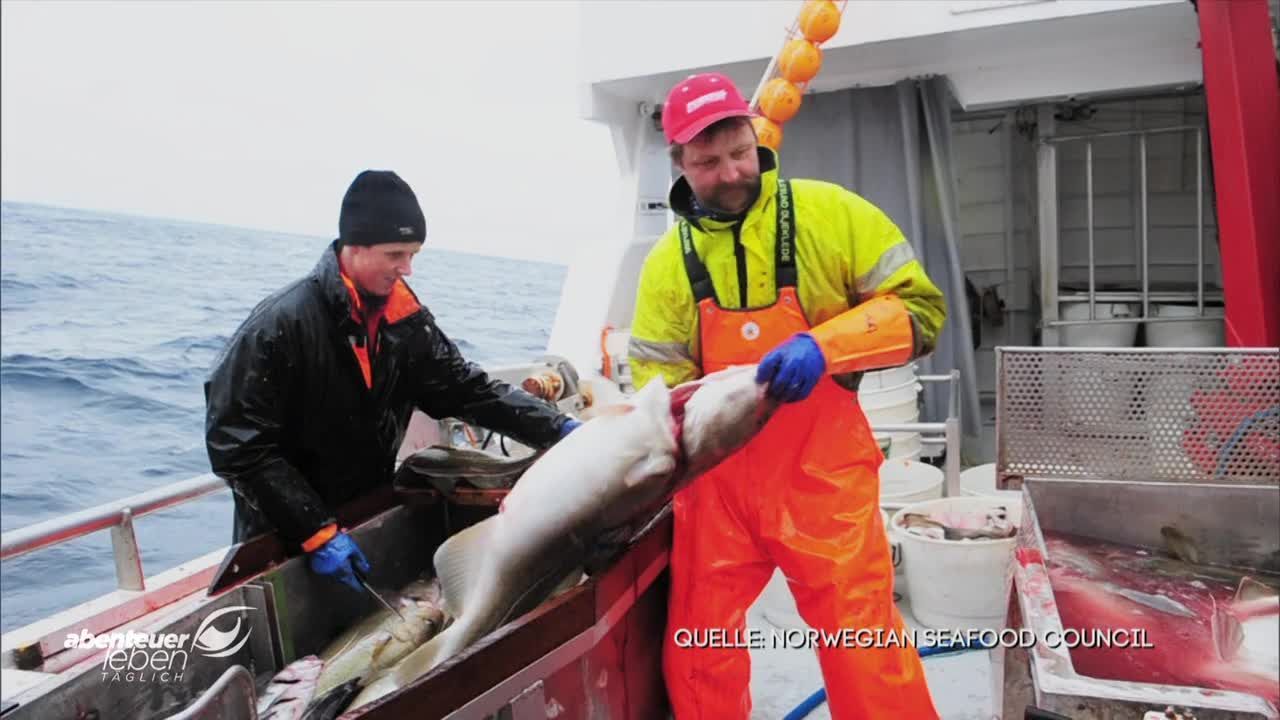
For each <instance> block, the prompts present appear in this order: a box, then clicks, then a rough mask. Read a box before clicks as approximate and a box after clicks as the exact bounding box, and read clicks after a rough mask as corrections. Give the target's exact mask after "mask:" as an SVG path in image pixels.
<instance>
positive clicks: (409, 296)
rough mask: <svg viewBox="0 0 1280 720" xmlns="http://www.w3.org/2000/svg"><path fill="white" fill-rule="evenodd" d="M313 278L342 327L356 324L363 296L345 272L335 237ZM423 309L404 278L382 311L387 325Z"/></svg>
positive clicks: (322, 255)
mask: <svg viewBox="0 0 1280 720" xmlns="http://www.w3.org/2000/svg"><path fill="white" fill-rule="evenodd" d="M311 279H312V281H313V282H315V283H316V284H317V285H319V287H320V292H321V294H322V295H323V296H324V299H325V303H326V304H327V305H328V306H329V309H330V312H331V313H332V314H333V317H334V319H335V320H336V321H337V322H338V324H339V325H340V326H341V325H343V324H346V323H356V322H358V318H359V317H361V312H362V310H363V308H361V307H360V295H359V293H357V292H356V288H355V285H354V284H353V283H352V282H351V280H350V279H348V278H347V277H346V276H345V275H343V274H342V268H341V266H340V264H339V263H338V241H337V240H334V241H333V243H331V244H330V245H329V247H327V248H325V251H324V252H323V253H321V255H320V261H319V262H317V263H316V266H315V268H314V269H313V270H312V271H311ZM421 310H422V304H421V303H420V302H419V301H418V296H417V295H415V294H414V292H413V290H412V289H410V288H409V285H408V284H407V283H405V281H404V280H403V279H401V280H399V281H398V282H396V285H395V288H394V289H392V291H391V297H390V298H388V299H387V304H386V307H385V308H384V309H383V314H384V316H385V318H386V322H387V324H388V325H394V324H395V323H398V322H400V321H401V320H404V319H405V318H408V317H410V316H412V315H414V314H416V313H418V312H419V311H421Z"/></svg>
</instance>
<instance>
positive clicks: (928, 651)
mask: <svg viewBox="0 0 1280 720" xmlns="http://www.w3.org/2000/svg"><path fill="white" fill-rule="evenodd" d="M990 648H991V646H990V645H986V644H984V643H977V644H974V645H969V644H966V643H962V642H956V643H943V644H941V645H929V646H927V647H922V648H916V652H917V653H919V654H920V657H921V658H927V657H931V656H934V655H946V654H949V653H958V652H965V651H966V650H988V649H990ZM826 701H827V689H826V688H818V691H817V692H815V693H814V694H812V695H810V696H809V697H807V698H805V699H804V701H803V702H801V703H800V704H799V705H797V706H795V708H793V709H792V710H791V712H789V713H787V714H786V715H784V716H783V718H782V720H801V718H804V717H806V716H808V714H809V713H811V712H813V711H814V708H816V707H818V706H819V705H821V704H822V703H824V702H826Z"/></svg>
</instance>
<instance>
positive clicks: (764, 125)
mask: <svg viewBox="0 0 1280 720" xmlns="http://www.w3.org/2000/svg"><path fill="white" fill-rule="evenodd" d="M751 126H752V127H754V128H755V129H756V139H757V141H758V142H759V143H760V144H761V145H764V146H765V147H767V148H771V149H773V150H777V149H778V148H780V147H782V127H781V126H779V125H778V123H776V122H774V121H772V120H770V119H769V118H767V117H760V116H758V115H757V116H756V117H753V118H751Z"/></svg>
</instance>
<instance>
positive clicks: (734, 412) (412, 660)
mask: <svg viewBox="0 0 1280 720" xmlns="http://www.w3.org/2000/svg"><path fill="white" fill-rule="evenodd" d="M755 372H756V368H755V366H754V365H750V366H740V367H735V368H730V369H728V370H723V371H721V372H718V373H712V374H710V375H707V376H705V377H703V378H701V379H699V380H696V381H692V382H688V383H683V384H681V385H678V386H676V387H675V388H674V389H668V388H667V386H666V385H665V384H664V383H663V382H662V380H661V379H660V378H658V379H655V380H653V381H652V382H650V383H649V384H647V385H645V387H644V388H643V389H641V390H640V391H639V392H638V393H636V394H635V395H633V396H632V397H631V398H630V400H629V401H628V402H626V403H624V404H620V405H616V406H614V407H612V408H609V409H606V410H604V411H601V412H598V413H597V414H596V416H595V417H593V418H592V419H590V420H588V421H587V422H585V423H583V425H582V426H581V427H579V428H578V429H577V430H574V431H573V432H572V433H571V434H570V435H569V436H568V437H566V438H565V439H564V440H562V441H560V442H559V443H557V444H556V445H555V446H554V447H552V448H551V449H550V450H548V451H547V452H546V453H545V454H544V455H543V456H542V457H540V458H539V459H538V460H537V462H535V463H534V464H533V465H532V466H531V467H530V468H529V469H528V470H527V471H526V472H525V473H524V475H523V476H521V477H520V479H519V480H518V481H517V482H516V484H515V487H514V488H513V489H512V490H511V492H510V493H509V494H508V495H507V496H506V498H505V499H504V501H503V504H502V507H501V508H500V510H499V512H498V514H496V515H493V516H492V517H489V518H487V519H485V520H483V521H481V522H479V523H477V524H475V525H473V526H471V527H469V528H467V529H466V530H463V531H462V532H460V533H458V534H456V535H454V536H453V537H451V538H449V539H448V540H447V541H445V543H444V544H442V545H441V546H440V548H439V549H438V550H437V551H436V554H435V558H434V561H435V568H436V573H437V575H438V577H439V578H440V581H441V587H442V591H443V593H442V594H443V600H444V604H445V609H446V611H447V613H448V614H449V615H451V616H452V617H453V618H455V620H454V622H453V624H452V625H450V626H449V627H448V628H446V629H445V630H444V631H443V632H441V633H440V634H439V635H437V636H436V637H435V638H433V639H432V640H431V641H430V642H428V643H426V644H425V645H423V646H422V647H420V648H418V649H417V650H415V651H413V652H412V653H410V654H409V655H408V656H407V657H405V658H404V659H403V660H402V661H400V663H399V664H398V665H396V666H395V667H393V668H392V669H391V670H389V671H388V672H387V673H386V674H385V675H383V676H382V677H381V678H379V679H378V680H377V681H375V682H374V683H372V684H371V685H369V687H367V688H365V690H364V691H363V692H361V694H360V695H359V696H358V697H356V699H355V700H354V701H353V703H352V705H351V707H353V708H354V707H357V706H360V705H363V704H366V703H369V702H372V701H374V700H376V699H377V698H379V697H382V696H383V695H386V694H389V693H391V692H394V691H395V690H397V689H399V688H401V687H404V686H405V685H408V684H409V683H410V682H412V681H413V680H415V679H416V678H418V677H420V676H422V675H424V674H426V673H427V672H428V671H430V670H431V669H432V668H433V667H435V666H436V665H437V664H439V663H441V662H443V661H444V660H447V659H449V658H450V657H452V656H454V655H455V654H457V653H458V652H460V651H462V650H463V649H465V648H466V647H468V646H469V645H471V644H472V643H474V642H475V641H477V640H479V639H480V638H481V637H483V636H485V635H486V634H488V633H489V632H491V631H493V630H494V629H496V628H498V627H499V626H501V625H502V624H503V623H505V622H507V621H509V620H511V619H513V618H515V617H517V616H519V615H520V614H522V613H524V612H527V611H529V610H531V609H533V608H534V607H536V606H537V605H538V604H540V603H541V602H543V601H544V600H546V599H547V598H548V597H550V596H551V595H552V594H553V593H554V592H555V591H556V589H557V588H563V587H566V586H569V585H571V584H572V583H573V582H575V581H577V580H579V579H580V577H581V573H582V569H583V567H584V564H586V562H587V561H588V559H590V558H592V557H593V556H594V554H595V553H597V552H599V550H600V549H601V547H608V546H610V545H616V544H617V543H619V542H625V541H626V540H628V539H630V538H631V537H632V534H633V532H634V531H635V530H638V529H639V528H640V527H641V526H642V525H643V524H644V523H645V522H647V521H649V520H651V519H652V517H653V515H654V513H655V512H656V511H658V510H660V509H661V508H662V506H663V505H665V504H666V502H667V501H668V500H669V499H670V498H671V496H672V494H674V493H675V492H676V491H677V490H679V489H680V488H681V487H683V486H685V485H686V484H688V483H689V482H691V481H692V480H694V479H695V478H697V477H698V476H699V475H701V474H703V473H705V472H706V471H707V470H710V469H711V468H713V467H715V466H716V465H718V464H720V463H721V462H722V461H724V460H725V459H726V458H728V457H729V456H730V455H731V454H733V453H734V452H735V451H737V450H738V449H740V448H741V447H742V446H744V445H746V443H747V442H748V441H749V440H751V438H753V437H755V435H756V434H757V433H758V432H759V431H760V429H761V428H762V427H764V424H765V422H766V421H767V420H768V419H769V417H770V416H771V415H772V414H773V412H774V410H775V409H776V407H777V405H776V403H775V402H774V401H772V400H770V399H768V398H766V397H765V393H764V391H765V386H764V385H760V384H757V383H756V382H755Z"/></svg>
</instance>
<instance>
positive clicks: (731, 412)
mask: <svg viewBox="0 0 1280 720" xmlns="http://www.w3.org/2000/svg"><path fill="white" fill-rule="evenodd" d="M755 375H756V366H755V365H747V366H740V367H734V368H729V369H728V370H722V371H720V372H717V373H712V374H710V375H707V376H705V377H703V378H701V379H699V380H696V381H694V382H692V383H686V384H685V385H681V386H679V387H677V388H676V390H675V391H674V392H673V393H672V414H673V416H675V417H676V418H677V420H678V421H679V424H680V432H679V434H680V445H681V449H682V450H683V453H684V461H685V464H686V466H687V469H688V473H687V474H688V476H689V477H690V478H692V477H694V476H696V475H698V474H701V473H703V472H706V471H707V470H710V469H711V468H713V467H715V466H716V465H719V464H720V463H721V462H723V461H724V460H725V459H726V458H728V457H729V456H730V455H732V454H733V453H734V452H736V451H737V450H739V449H740V448H742V446H744V445H746V444H747V442H748V441H750V440H751V439H752V438H753V437H755V436H756V434H757V433H759V432H760V430H761V428H763V427H764V425H765V423H766V422H768V420H769V418H770V417H771V416H772V415H773V413H774V411H775V410H776V409H777V407H778V404H777V402H776V401H773V400H770V399H769V398H768V397H766V396H765V388H766V386H765V385H763V384H761V383H757V382H756V380H755Z"/></svg>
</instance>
